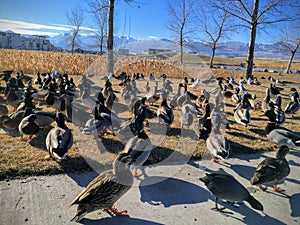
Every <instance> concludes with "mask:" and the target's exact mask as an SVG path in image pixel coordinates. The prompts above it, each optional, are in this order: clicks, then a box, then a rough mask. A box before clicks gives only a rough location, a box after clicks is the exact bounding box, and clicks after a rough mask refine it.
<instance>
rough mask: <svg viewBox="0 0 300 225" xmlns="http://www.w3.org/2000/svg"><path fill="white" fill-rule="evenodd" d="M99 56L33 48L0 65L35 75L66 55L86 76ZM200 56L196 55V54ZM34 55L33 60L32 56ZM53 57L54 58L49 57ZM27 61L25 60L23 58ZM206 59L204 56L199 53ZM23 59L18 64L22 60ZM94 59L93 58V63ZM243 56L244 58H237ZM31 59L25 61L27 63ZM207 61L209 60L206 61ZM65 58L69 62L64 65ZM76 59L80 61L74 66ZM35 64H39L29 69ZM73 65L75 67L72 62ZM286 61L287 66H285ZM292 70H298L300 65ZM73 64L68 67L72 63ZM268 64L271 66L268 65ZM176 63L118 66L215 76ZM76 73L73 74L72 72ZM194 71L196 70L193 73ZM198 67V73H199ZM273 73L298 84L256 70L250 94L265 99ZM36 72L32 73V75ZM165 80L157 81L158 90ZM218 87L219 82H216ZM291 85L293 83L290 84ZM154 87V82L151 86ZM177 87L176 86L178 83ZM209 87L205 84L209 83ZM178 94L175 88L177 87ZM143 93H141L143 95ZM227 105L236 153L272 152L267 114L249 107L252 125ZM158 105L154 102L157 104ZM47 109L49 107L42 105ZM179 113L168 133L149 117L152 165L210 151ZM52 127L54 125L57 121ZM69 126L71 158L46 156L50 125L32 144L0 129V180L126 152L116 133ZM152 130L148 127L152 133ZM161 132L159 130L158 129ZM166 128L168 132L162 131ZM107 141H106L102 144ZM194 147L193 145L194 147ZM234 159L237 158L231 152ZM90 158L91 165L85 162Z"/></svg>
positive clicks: (8, 53) (82, 166)
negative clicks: (99, 135) (87, 132)
mask: <svg viewBox="0 0 300 225" xmlns="http://www.w3.org/2000/svg"><path fill="white" fill-rule="evenodd" d="M96 57H97V56H94V55H76V54H75V55H71V54H68V53H67V54H66V55H64V54H62V53H51V52H49V53H48V52H35V51H16V50H0V61H1V62H4V64H3V63H1V65H0V67H1V68H0V70H8V69H13V70H14V71H18V70H20V69H23V71H24V72H25V73H29V74H35V73H36V71H50V70H53V69H54V68H61V67H60V65H61V64H59V63H58V62H59V60H60V58H64V61H65V67H64V68H65V69H64V72H67V71H73V72H69V74H74V73H75V74H82V73H83V72H82V71H86V68H87V67H89V68H91V67H93V64H92V63H95V60H96ZM197 57H198V56H197ZM30 58H31V60H29V59H30ZM49 58H53V59H52V60H50V59H49ZM21 59H26V60H23V61H22V60H21ZM201 59H202V57H201ZM18 60H19V62H18ZM93 60H94V61H93ZM193 60H195V58H191V59H190V62H193ZM218 60H220V62H221V60H224V61H226V60H227V61H226V63H228V64H230V62H231V60H237V59H231V58H226V60H225V59H223V58H220V59H218ZM239 60H241V59H239ZM25 61H27V63H25ZM203 61H204V62H205V58H204V60H203ZM262 61H263V62H264V63H266V64H265V65H270V67H272V68H275V65H280V63H281V62H278V63H277V64H276V62H273V61H271V62H270V64H267V62H268V61H267V60H262ZM66 62H67V63H66ZM76 63H77V64H76ZM238 63H239V61H232V64H238ZM33 64H36V67H31V66H33ZM71 65H72V66H71ZM97 65H99V63H96V64H95V66H94V67H95V69H94V67H93V69H91V70H90V73H93V74H97V75H98V74H99V73H100V72H99V73H98V72H97V73H94V72H93V71H96V69H97V70H99V67H98V68H96V67H97ZM103 65H104V64H103V62H102V63H100V69H101V68H102V66H103ZM282 65H283V64H282ZM294 65H297V67H298V68H297V67H296V68H294V69H300V65H299V64H294ZM68 66H70V67H68ZM266 67H268V66H266ZM181 69H183V71H184V72H182V70H180V69H178V67H172V66H171V62H164V61H163V62H159V61H156V60H139V59H137V58H129V59H128V58H124V59H123V61H122V62H121V63H119V64H118V67H117V70H118V71H127V72H128V73H133V72H141V71H142V72H144V73H145V75H146V74H147V75H148V74H149V73H150V72H152V73H153V74H154V75H160V74H161V73H166V74H167V75H168V77H181V78H182V77H183V76H185V75H186V74H187V75H188V76H189V75H191V74H196V75H198V73H200V72H201V76H202V77H204V78H207V77H209V76H210V75H211V71H209V70H207V69H205V68H204V69H200V72H199V71H198V70H199V69H198V70H196V69H195V68H194V67H193V66H190V68H181ZM74 71H75V72H74ZM195 71H196V72H195ZM197 71H198V72H197ZM212 72H213V74H214V76H224V77H227V76H229V75H233V76H235V77H236V78H237V79H238V78H239V77H240V76H244V72H243V71H228V70H221V69H218V70H213V71H212ZM269 75H272V76H274V77H275V78H278V77H280V79H281V80H286V81H289V82H294V83H297V82H299V77H298V76H299V75H284V76H281V75H279V74H273V73H272V74H270V73H254V76H257V77H258V79H259V81H261V82H262V85H261V86H251V87H249V86H247V88H248V89H249V90H250V93H255V94H256V95H257V97H258V99H260V100H262V99H263V97H264V94H265V92H264V90H265V88H266V87H267V86H268V85H269V82H268V80H266V79H262V77H266V78H267V77H268V76H269ZM32 76H34V75H32ZM73 77H74V80H75V82H76V81H78V80H79V79H80V77H81V76H77V75H73ZM94 78H95V80H96V81H97V82H98V83H99V84H100V85H102V86H103V82H104V81H102V80H100V79H99V77H98V76H94ZM181 78H180V79H175V78H172V81H174V83H175V84H177V83H179V82H181V80H182V79H181ZM144 84H145V82H144V81H138V85H140V86H141V87H142V86H143V85H144ZM160 85H161V83H160V82H159V88H160V87H161V86H160ZM214 85H215V84H214ZM291 85H293V84H291ZM152 87H153V86H152ZM174 87H175V86H174ZM283 87H284V91H283V93H282V98H283V107H284V106H285V105H286V104H287V102H288V101H289V99H290V97H289V89H290V86H288V85H286V86H283ZM113 88H114V89H115V90H117V91H120V90H121V89H120V87H119V86H118V81H116V80H114V82H113ZM205 88H206V89H207V88H208V87H207V86H206V87H205ZM190 91H192V92H193V93H195V94H197V95H198V94H200V89H197V90H190ZM174 92H176V87H175V88H174ZM143 94H144V93H141V96H142V95H143ZM0 102H2V103H3V102H5V99H4V98H3V95H0ZM225 103H226V110H225V111H226V113H227V116H228V117H227V118H228V120H229V122H231V123H232V125H230V127H231V129H230V130H228V131H227V132H226V137H227V138H228V139H229V140H230V141H231V146H232V150H233V153H237V152H239V153H251V152H259V151H266V150H269V149H270V147H271V146H272V145H273V144H272V143H270V142H269V141H268V139H267V138H266V137H265V135H264V131H263V130H264V126H265V124H266V121H267V120H266V118H264V117H260V115H261V114H262V112H261V111H260V110H257V111H251V117H252V122H251V125H250V126H249V127H242V126H238V125H237V124H236V123H235V122H234V118H233V107H234V106H233V104H232V103H231V101H230V100H229V99H225ZM158 104H159V103H157V104H156V105H158ZM151 107H152V108H153V109H154V110H156V109H157V107H155V106H151ZM41 108H43V109H44V110H49V109H47V108H46V107H45V106H41ZM179 115H180V112H179V111H178V110H176V111H175V122H174V125H173V126H174V129H172V130H169V131H164V129H165V128H164V127H162V126H161V125H159V124H158V123H157V121H156V120H150V127H149V129H150V130H151V132H149V135H150V138H151V140H152V143H153V145H154V146H156V147H155V149H154V150H153V151H152V154H151V156H150V158H149V161H148V163H157V162H159V161H162V160H165V159H166V158H168V157H170V155H172V160H187V159H188V158H190V157H193V158H200V157H203V154H204V153H205V152H206V144H205V142H204V141H203V140H199V141H197V142H196V141H194V140H191V138H190V137H189V134H188V131H187V130H186V129H180V122H179V119H178V118H179ZM121 117H122V118H127V117H128V114H127V113H124V114H122V115H121ZM299 120H300V117H299V113H298V115H296V116H295V117H294V118H293V119H292V118H291V117H290V116H287V122H286V123H285V125H284V126H285V127H287V128H289V129H292V130H295V131H297V132H299V124H300V123H299ZM53 125H54V124H53ZM68 126H69V127H70V128H72V130H73V134H74V137H75V143H74V145H73V147H72V149H71V150H70V152H69V155H68V157H67V158H66V159H65V160H63V161H54V160H45V159H44V157H45V156H46V155H47V152H46V147H45V137H46V135H47V132H48V131H49V129H50V128H48V129H45V130H42V131H41V132H40V133H39V134H38V135H37V136H36V137H34V138H33V139H32V140H31V141H30V142H21V141H20V139H19V134H18V132H17V131H14V132H11V133H0V138H1V142H0V180H3V179H8V178H15V177H19V176H27V175H39V174H57V173H68V172H74V171H82V170H88V169H91V168H90V165H93V166H95V167H97V168H99V167H100V169H101V168H102V169H103V167H105V168H107V167H109V166H110V164H111V162H112V160H113V158H114V156H115V154H116V153H118V152H120V151H122V149H123V147H124V145H123V144H122V143H121V142H120V141H119V140H118V138H117V137H116V136H113V135H110V134H108V135H106V136H104V137H103V139H102V141H101V142H96V141H95V140H94V139H93V138H92V137H91V136H83V135H81V133H80V132H79V128H78V127H74V126H73V125H72V124H70V123H68ZM149 129H148V131H150V130H149ZM157 131H160V132H157ZM165 132H167V134H168V135H162V134H165ZM101 144H103V145H101ZM194 145H195V146H194ZM174 153H175V154H174ZM233 157H234V156H233ZM85 159H87V160H88V161H89V164H88V163H87V162H86V160H85Z"/></svg>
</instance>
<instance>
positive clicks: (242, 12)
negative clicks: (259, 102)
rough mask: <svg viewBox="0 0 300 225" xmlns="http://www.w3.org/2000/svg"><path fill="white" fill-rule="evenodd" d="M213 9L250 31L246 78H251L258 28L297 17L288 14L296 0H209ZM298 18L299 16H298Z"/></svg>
mask: <svg viewBox="0 0 300 225" xmlns="http://www.w3.org/2000/svg"><path fill="white" fill-rule="evenodd" d="M211 2H212V3H213V4H214V7H216V8H218V9H222V10H224V11H225V12H227V13H228V14H229V15H232V16H234V17H235V18H237V19H238V20H240V22H242V24H241V25H243V26H245V27H247V28H248V29H250V39H249V45H248V54H247V69H246V78H247V79H248V78H249V77H252V69H253V61H254V47H255V41H256V34H257V31H258V30H259V28H261V29H263V28H265V27H266V26H270V25H275V24H278V23H281V22H285V21H290V20H294V19H295V17H296V16H297V15H295V14H293V13H290V12H289V9H291V8H290V7H294V6H295V4H299V3H298V1H297V0H264V1H260V0H211ZM224 6H226V7H224ZM298 16H299V15H298Z"/></svg>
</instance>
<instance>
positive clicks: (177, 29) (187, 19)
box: [168, 0, 195, 64]
mask: <svg viewBox="0 0 300 225" xmlns="http://www.w3.org/2000/svg"><path fill="white" fill-rule="evenodd" d="M194 2H195V1H194V0H173V1H169V2H168V6H169V13H170V16H171V18H170V20H169V21H168V29H169V30H170V31H171V32H173V33H174V34H175V35H176V36H177V37H179V46H180V63H181V64H182V63H183V45H184V43H183V41H184V38H187V35H188V34H189V33H191V31H192V30H191V29H190V27H191V25H192V23H191V22H192V18H193V17H192V13H193V6H194Z"/></svg>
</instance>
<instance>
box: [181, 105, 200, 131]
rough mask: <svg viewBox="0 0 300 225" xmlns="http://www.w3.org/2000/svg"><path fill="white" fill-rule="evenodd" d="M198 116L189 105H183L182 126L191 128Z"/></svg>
mask: <svg viewBox="0 0 300 225" xmlns="http://www.w3.org/2000/svg"><path fill="white" fill-rule="evenodd" d="M196 117H197V116H196V115H195V113H194V112H193V111H191V109H190V107H189V105H188V104H187V105H184V106H183V107H182V114H181V116H180V122H181V128H183V127H184V126H186V127H187V128H188V129H190V126H191V125H192V124H193V122H194V119H195V118H196Z"/></svg>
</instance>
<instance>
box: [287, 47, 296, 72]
mask: <svg viewBox="0 0 300 225" xmlns="http://www.w3.org/2000/svg"><path fill="white" fill-rule="evenodd" d="M291 53H292V55H291V58H290V60H289V63H288V66H287V68H286V73H290V72H291V71H290V70H291V65H292V62H293V59H294V56H295V53H296V51H292V52H291Z"/></svg>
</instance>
